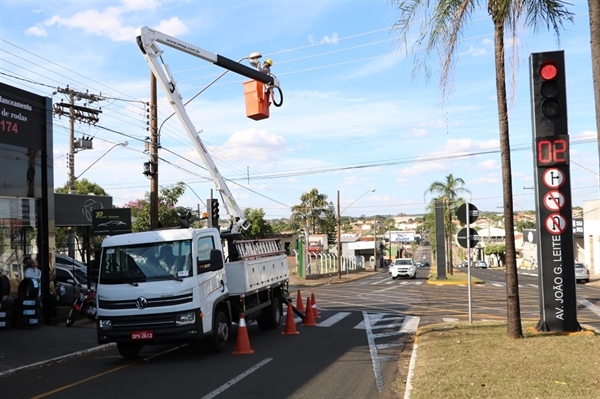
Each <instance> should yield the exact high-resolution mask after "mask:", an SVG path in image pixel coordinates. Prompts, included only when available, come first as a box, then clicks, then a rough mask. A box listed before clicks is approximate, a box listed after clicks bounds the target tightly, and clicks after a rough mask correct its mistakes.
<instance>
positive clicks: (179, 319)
mask: <svg viewBox="0 0 600 399" xmlns="http://www.w3.org/2000/svg"><path fill="white" fill-rule="evenodd" d="M195 323H196V313H193V312H192V313H184V314H180V315H177V316H175V325H177V326H187V325H189V324H195Z"/></svg>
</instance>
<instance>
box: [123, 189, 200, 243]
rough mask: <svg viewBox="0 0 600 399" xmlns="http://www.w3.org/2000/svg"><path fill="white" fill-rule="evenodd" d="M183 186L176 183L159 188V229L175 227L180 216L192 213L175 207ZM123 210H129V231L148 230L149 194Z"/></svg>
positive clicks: (187, 209) (178, 223)
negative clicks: (130, 221) (130, 219)
mask: <svg viewBox="0 0 600 399" xmlns="http://www.w3.org/2000/svg"><path fill="white" fill-rule="evenodd" d="M185 188H186V187H185V185H184V184H183V183H181V182H180V183H177V184H175V185H173V186H168V187H161V188H160V190H159V194H158V222H159V225H160V227H177V226H179V225H180V218H179V217H180V215H186V214H188V213H192V212H193V210H192V209H191V208H186V207H182V206H177V201H178V200H179V198H181V196H182V195H183V194H184V193H185ZM123 207H124V208H131V218H132V219H133V220H132V223H131V230H132V231H133V232H140V231H148V230H150V193H149V192H146V193H145V196H144V199H139V200H135V201H130V202H128V203H126V204H125V205H124V206H123Z"/></svg>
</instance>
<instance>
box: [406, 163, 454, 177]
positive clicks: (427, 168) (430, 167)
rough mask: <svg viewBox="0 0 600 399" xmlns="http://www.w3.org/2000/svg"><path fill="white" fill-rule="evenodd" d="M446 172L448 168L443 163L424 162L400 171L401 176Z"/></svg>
mask: <svg viewBox="0 0 600 399" xmlns="http://www.w3.org/2000/svg"><path fill="white" fill-rule="evenodd" d="M444 170H446V166H445V165H443V164H441V163H434V162H422V163H416V164H414V165H412V166H408V167H406V168H403V169H402V170H400V172H399V175H400V176H417V175H424V174H426V173H431V172H439V171H444Z"/></svg>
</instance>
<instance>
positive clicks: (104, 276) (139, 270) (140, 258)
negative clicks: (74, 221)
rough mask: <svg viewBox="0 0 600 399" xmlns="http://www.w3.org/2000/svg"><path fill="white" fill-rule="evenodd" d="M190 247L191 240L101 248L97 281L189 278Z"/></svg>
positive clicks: (191, 273) (106, 282)
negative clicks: (100, 262) (98, 279)
mask: <svg viewBox="0 0 600 399" xmlns="http://www.w3.org/2000/svg"><path fill="white" fill-rule="evenodd" d="M191 248H192V246H191V241H190V240H184V241H171V242H160V243H145V244H139V245H127V246H119V247H107V248H104V250H103V252H104V253H103V256H102V264H101V265H100V284H123V283H128V284H131V283H140V282H145V281H157V280H181V279H183V278H186V277H191V276H192V275H193V269H192V252H191Z"/></svg>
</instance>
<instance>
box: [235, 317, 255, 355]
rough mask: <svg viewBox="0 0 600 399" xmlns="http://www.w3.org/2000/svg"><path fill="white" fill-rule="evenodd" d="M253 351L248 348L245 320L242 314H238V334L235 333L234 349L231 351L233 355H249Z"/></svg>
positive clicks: (248, 341)
mask: <svg viewBox="0 0 600 399" xmlns="http://www.w3.org/2000/svg"><path fill="white" fill-rule="evenodd" d="M252 353H254V351H253V350H252V348H250V340H249V339H248V330H247V329H246V320H245V319H244V314H243V313H242V314H240V323H239V326H238V334H237V342H236V346H235V350H234V351H233V354H234V355H250V354H252Z"/></svg>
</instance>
